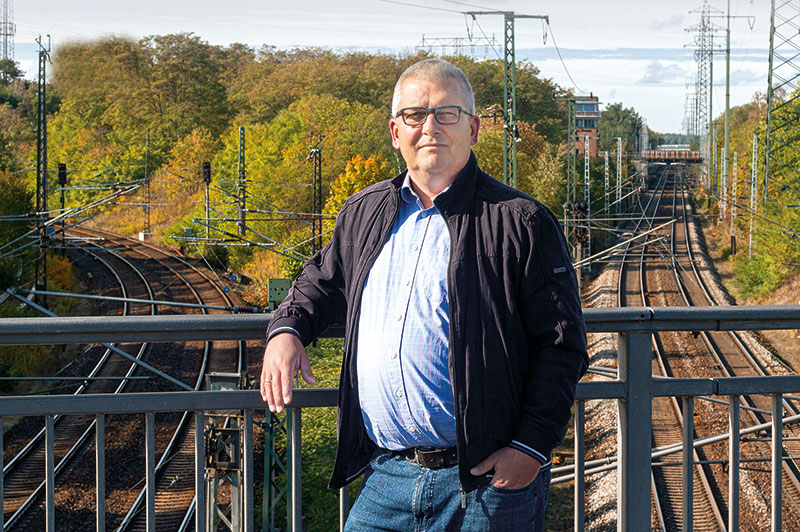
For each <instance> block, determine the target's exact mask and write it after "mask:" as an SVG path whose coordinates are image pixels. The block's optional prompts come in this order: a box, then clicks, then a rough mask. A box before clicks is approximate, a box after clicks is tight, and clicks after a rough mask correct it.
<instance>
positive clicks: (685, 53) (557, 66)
mask: <svg viewBox="0 0 800 532" xmlns="http://www.w3.org/2000/svg"><path fill="white" fill-rule="evenodd" d="M13 2H14V19H15V22H16V25H17V34H16V39H15V41H16V59H17V60H18V61H19V62H20V65H21V66H22V67H23V69H25V70H26V71H27V72H29V73H30V74H29V75H28V77H32V76H33V75H34V72H35V50H36V45H35V43H34V38H35V37H36V36H37V35H39V34H42V35H46V34H50V35H51V38H52V43H53V47H58V46H59V45H61V44H64V43H66V42H69V41H70V40H75V39H81V40H86V39H94V38H98V37H101V36H103V35H109V34H114V35H127V36H130V37H133V38H139V37H142V36H145V35H151V34H163V33H174V32H194V33H195V34H197V35H199V36H201V37H202V38H203V39H205V40H207V41H209V42H211V43H213V44H220V45H225V44H229V43H232V42H243V43H246V44H248V45H250V46H253V47H255V48H258V47H260V46H262V45H274V46H278V47H280V48H293V47H305V46H321V47H327V48H331V49H334V50H345V49H359V50H367V51H374V52H378V51H380V52H384V53H398V52H400V53H403V52H411V53H413V52H414V50H415V46H416V45H418V44H419V43H420V41H421V39H422V36H423V35H425V37H426V38H448V37H467V35H468V32H469V31H471V32H472V34H473V35H474V36H476V37H480V36H482V35H486V36H488V37H492V36H494V37H495V38H496V39H497V40H498V41H502V35H503V18H502V17H500V16H496V15H484V16H478V17H476V20H475V21H473V20H471V18H469V17H467V16H465V15H464V14H463V13H462V12H463V11H469V10H473V11H475V10H504V11H514V12H516V13H519V14H528V15H548V16H549V17H550V26H551V30H552V33H551V34H550V35H548V38H547V42H546V43H544V42H543V28H542V24H541V22H540V21H539V20H530V19H529V20H524V19H519V20H517V21H516V47H517V59H518V60H529V61H532V62H533V63H534V64H536V65H537V66H538V67H539V69H540V71H541V74H542V75H543V76H545V77H548V78H552V79H553V80H555V81H556V82H557V83H559V84H560V85H562V86H570V87H577V88H578V89H580V90H582V91H584V92H586V93H588V92H592V93H594V94H595V95H598V96H599V97H600V100H601V102H603V103H605V104H608V103H614V102H622V103H623V104H624V105H626V106H633V107H635V108H636V110H637V111H639V112H640V113H641V114H642V115H644V116H645V118H646V119H647V121H648V125H649V126H650V127H651V128H652V129H654V130H656V131H660V132H676V131H680V128H681V123H682V119H683V115H684V111H683V109H684V101H685V95H686V93H687V92H691V91H693V83H694V78H693V76H694V72H695V71H696V64H695V62H694V57H693V48H692V46H691V43H692V35H691V34H689V33H687V32H686V31H685V28H687V27H689V26H691V25H693V24H696V23H697V22H698V20H699V16H698V15H697V14H692V13H690V11H692V10H695V9H697V8H699V7H702V5H703V0H693V1H687V0H673V1H672V2H652V3H651V2H644V1H642V0H638V1H637V0H617V1H615V0H609V1H606V2H597V1H596V0H594V1H572V2H530V1H527V2H525V1H519V0H472V1H468V0H464V2H461V1H457V0H397V1H395V0H337V1H331V0H327V1H322V0H309V1H303V0H297V1H294V2H284V1H276V0H262V1H255V0H238V1H237V2H230V3H224V2H219V1H210V0H194V2H192V3H187V2H179V1H170V0H160V1H154V0H136V1H133V0H116V1H104V2H100V1H98V0H37V1H35V2H34V1H32V0H25V1H21V0H13ZM409 4H410V5H409ZM709 4H710V5H711V6H712V7H715V8H718V9H720V10H725V9H726V8H727V2H726V1H721V0H710V1H709ZM730 5H731V13H732V14H733V15H737V16H739V17H745V16H754V17H755V19H754V20H752V21H751V20H748V19H745V18H738V19H735V20H733V22H732V32H731V36H732V38H731V41H732V42H731V50H732V60H731V80H732V89H731V102H732V105H737V104H741V103H745V102H748V101H750V100H751V99H752V96H753V94H754V93H755V92H756V91H759V92H764V91H765V89H766V77H767V48H768V45H769V10H770V3H769V0H754V1H752V2H751V1H750V0H731V2H730ZM715 22H716V23H717V24H719V25H721V26H724V25H725V20H724V19H723V18H719V19H715ZM553 37H555V41H556V42H557V44H558V47H559V50H560V51H561V55H562V57H563V59H564V64H565V65H566V70H565V66H564V65H562V63H561V61H560V60H559V58H558V55H557V52H556V47H555V46H554V39H553ZM501 52H502V50H498V51H495V50H492V49H488V50H486V49H485V48H483V47H479V48H477V49H476V50H475V55H476V56H477V57H479V58H483V57H489V58H492V57H495V58H496V57H498V55H497V53H501ZM567 70H568V72H569V74H567V72H566V71H567ZM724 72H725V63H724V58H723V57H722V56H720V57H717V59H716V60H715V64H714V76H715V88H714V98H713V99H714V114H715V115H717V114H719V113H720V112H722V110H723V109H724ZM570 76H571V79H570ZM687 83H688V84H692V86H690V88H688V89H687V87H686V85H687Z"/></svg>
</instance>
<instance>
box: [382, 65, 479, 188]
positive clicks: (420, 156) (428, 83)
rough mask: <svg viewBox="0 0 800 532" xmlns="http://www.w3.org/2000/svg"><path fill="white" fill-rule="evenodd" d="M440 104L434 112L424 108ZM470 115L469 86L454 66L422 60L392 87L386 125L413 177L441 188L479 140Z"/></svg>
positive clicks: (472, 106)
mask: <svg viewBox="0 0 800 532" xmlns="http://www.w3.org/2000/svg"><path fill="white" fill-rule="evenodd" d="M445 106H447V107H448V109H444V110H440V111H439V112H438V113H432V112H429V111H427V110H428V109H436V108H439V107H445ZM409 108H420V109H409ZM474 115H475V100H474V97H473V95H472V87H471V86H470V84H469V80H467V77H466V76H465V75H464V73H463V72H461V70H459V69H458V68H456V67H455V66H453V65H451V64H450V63H448V62H446V61H442V60H440V59H426V60H424V61H420V62H419V63H416V64H414V65H412V66H410V67H409V68H408V69H407V70H406V71H405V72H403V74H402V75H401V76H400V78H399V79H398V80H397V84H396V85H395V89H394V97H393V99H392V119H391V120H390V122H389V129H390V131H391V134H392V146H394V147H395V148H396V149H398V150H400V152H401V153H402V154H403V159H405V161H406V165H408V170H409V173H410V174H411V178H412V179H414V180H416V181H422V180H425V181H426V182H430V183H431V184H433V182H436V183H437V184H442V183H444V184H445V186H446V185H447V184H449V183H450V182H452V180H453V179H455V176H456V174H457V173H458V171H459V170H461V168H463V167H464V165H465V164H466V163H467V160H468V159H469V154H470V148H471V146H472V145H474V144H476V143H477V142H478V129H479V126H480V121H479V119H478V117H476V116H474ZM420 122H421V123H420ZM437 188H438V187H437Z"/></svg>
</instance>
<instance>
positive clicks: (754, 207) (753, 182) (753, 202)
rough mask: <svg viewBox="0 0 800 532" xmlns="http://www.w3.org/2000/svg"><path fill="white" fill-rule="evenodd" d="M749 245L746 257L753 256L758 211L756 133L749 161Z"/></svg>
mask: <svg viewBox="0 0 800 532" xmlns="http://www.w3.org/2000/svg"><path fill="white" fill-rule="evenodd" d="M750 165H751V167H750V246H749V248H748V249H749V251H748V252H747V256H748V257H752V256H753V251H754V250H755V247H756V243H755V241H754V240H753V225H754V222H755V219H756V213H757V212H758V181H757V179H758V135H753V160H752V162H751V163H750Z"/></svg>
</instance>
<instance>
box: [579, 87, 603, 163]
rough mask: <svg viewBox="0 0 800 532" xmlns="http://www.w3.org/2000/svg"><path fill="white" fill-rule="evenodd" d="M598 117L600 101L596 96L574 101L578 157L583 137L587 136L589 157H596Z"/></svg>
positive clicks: (582, 147)
mask: <svg viewBox="0 0 800 532" xmlns="http://www.w3.org/2000/svg"><path fill="white" fill-rule="evenodd" d="M599 119H600V102H599V100H598V98H597V96H594V95H592V94H591V93H590V94H589V96H587V97H585V98H581V99H579V100H577V101H576V102H575V145H576V146H575V147H576V148H577V151H578V157H583V156H584V155H583V150H584V137H585V136H588V137H589V157H591V158H594V157H597V137H598V133H599V131H598V129H597V125H598V120H599Z"/></svg>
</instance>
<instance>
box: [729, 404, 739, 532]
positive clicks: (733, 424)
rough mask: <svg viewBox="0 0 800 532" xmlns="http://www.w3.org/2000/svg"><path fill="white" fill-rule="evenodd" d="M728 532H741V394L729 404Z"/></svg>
mask: <svg viewBox="0 0 800 532" xmlns="http://www.w3.org/2000/svg"><path fill="white" fill-rule="evenodd" d="M728 425H729V426H728V532H739V396H738V395H732V396H730V403H729V406H728Z"/></svg>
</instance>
